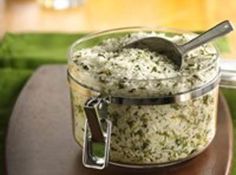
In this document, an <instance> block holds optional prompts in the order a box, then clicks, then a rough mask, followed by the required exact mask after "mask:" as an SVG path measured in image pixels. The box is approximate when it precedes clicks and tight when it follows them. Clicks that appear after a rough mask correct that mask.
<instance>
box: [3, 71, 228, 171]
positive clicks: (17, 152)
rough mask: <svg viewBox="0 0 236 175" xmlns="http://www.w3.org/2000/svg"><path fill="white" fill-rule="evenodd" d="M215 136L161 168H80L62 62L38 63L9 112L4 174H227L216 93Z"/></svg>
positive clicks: (224, 114) (224, 115) (223, 107)
mask: <svg viewBox="0 0 236 175" xmlns="http://www.w3.org/2000/svg"><path fill="white" fill-rule="evenodd" d="M218 106H219V107H218V109H219V110H218V121H217V132H216V136H215V138H214V140H213V142H212V143H211V145H210V146H209V147H208V148H207V149H206V150H205V151H204V152H203V153H202V154H200V155H199V156H197V157H196V158H194V159H191V160H189V161H187V162H184V163H182V164H179V165H175V166H170V167H167V168H158V169H149V171H148V172H147V171H144V170H142V171H141V170H134V169H125V168H117V167H113V166H109V167H108V168H107V169H105V170H104V171H98V170H91V169H87V168H84V167H83V165H82V162H81V149H80V148H79V146H78V145H77V144H76V142H75V140H74V139H73V133H72V118H71V106H70V98H69V89H68V84H67V80H66V68H65V67H63V66H43V67H41V68H40V69H38V71H36V72H35V73H34V75H33V77H32V78H31V79H30V80H29V81H28V83H27V84H26V86H25V88H24V89H23V91H22V92H21V94H20V96H19V98H18V100H17V103H16V105H15V108H14V111H13V114H12V116H11V118H10V122H9V128H8V135H7V141H6V165H7V166H6V169H7V172H8V175H111V174H112V175H126V174H129V175H137V174H139V175H142V174H149V175H229V172H230V166H231V160H232V140H233V138H232V137H233V135H232V121H231V116H230V113H229V110H228V107H227V104H226V102H225V100H224V98H223V97H222V96H220V98H219V105H218Z"/></svg>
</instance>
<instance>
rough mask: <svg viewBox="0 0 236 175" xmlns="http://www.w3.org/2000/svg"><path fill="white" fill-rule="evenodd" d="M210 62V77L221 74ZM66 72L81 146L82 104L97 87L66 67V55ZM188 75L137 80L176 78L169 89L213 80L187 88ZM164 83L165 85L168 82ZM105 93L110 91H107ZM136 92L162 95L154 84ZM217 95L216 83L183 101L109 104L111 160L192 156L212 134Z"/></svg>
mask: <svg viewBox="0 0 236 175" xmlns="http://www.w3.org/2000/svg"><path fill="white" fill-rule="evenodd" d="M137 30H142V31H143V30H144V29H142V28H129V29H122V30H114V31H108V32H104V33H101V34H95V35H91V36H89V37H87V38H85V39H82V40H80V41H79V42H77V43H75V44H74V45H73V46H72V50H71V52H72V53H73V51H76V50H78V49H83V48H86V47H91V46H92V45H96V44H97V43H96V42H98V41H99V40H103V39H106V38H109V37H111V35H112V36H120V35H122V34H123V33H129V32H135V31H137ZM148 30H151V29H148ZM152 30H153V29H152ZM145 31H146V30H145ZM158 31H165V32H166V31H167V30H166V29H158ZM168 32H174V33H176V32H177V31H171V30H168ZM211 66H213V68H211V69H208V68H206V69H204V70H201V71H202V74H203V75H204V74H205V73H206V72H210V71H212V75H213V77H211V78H212V79H213V78H214V77H217V76H219V75H218V71H219V70H218V68H219V67H218V63H217V62H213V63H212V64H211V65H209V67H211ZM68 75H69V76H68V79H69V84H70V91H71V101H72V109H73V121H74V122H73V124H74V126H73V128H74V131H73V132H74V137H75V140H76V141H77V143H78V144H79V145H81V146H82V145H83V142H84V130H85V128H84V127H85V119H86V116H85V115H84V110H83V109H84V104H85V103H86V101H87V100H88V99H90V98H91V97H96V96H98V95H99V94H100V93H99V92H98V91H99V89H97V88H96V86H94V85H93V84H92V83H91V86H89V85H86V86H85V85H84V84H86V83H85V82H84V81H85V80H86V79H83V77H84V76H81V75H79V71H78V72H76V70H75V69H73V68H71V67H70V60H69V67H68ZM191 78H192V77H191V76H187V77H177V78H174V79H171V80H170V79H167V80H157V81H155V82H153V81H151V82H149V81H142V82H139V83H140V84H142V86H143V85H144V86H148V87H149V89H150V87H151V89H152V86H153V84H156V83H158V81H159V82H160V81H162V82H164V81H165V82H167V83H168V82H169V81H173V82H178V84H179V85H178V86H177V87H178V88H176V89H177V90H176V89H175V90H173V92H172V93H173V94H174V93H176V91H177V92H178V93H185V92H187V91H191V89H190V88H192V89H195V88H199V87H200V86H204V85H205V84H207V83H208V82H209V81H211V80H210V79H209V80H207V79H206V80H204V81H202V82H199V83H198V84H197V85H195V84H191V83H190V84H191V85H190V86H189V87H190V88H189V87H188V86H186V84H187V82H188V81H190V80H191ZM88 79H89V77H88ZM89 82H92V81H89ZM163 84H164V85H165V86H168V84H165V83H163ZM182 85H184V86H182ZM103 88H104V87H103ZM153 89H154V88H153ZM170 89H171V88H170ZM172 89H173V88H172ZM143 91H145V89H144V90H143ZM146 91H147V89H146ZM163 92H164V91H163ZM158 93H159V94H158ZM165 93H168V92H165ZM104 94H105V95H108V94H107V93H104ZM139 94H141V95H140V97H141V98H142V97H143V96H146V97H148V96H158V95H160V96H161V95H163V94H161V93H160V92H156V91H155V90H153V91H152V90H151V91H149V90H148V93H145V92H144V93H137V94H132V95H131V96H132V97H139ZM112 95H115V96H121V97H124V96H127V97H130V95H129V94H127V93H126V92H119V91H117V92H115V94H112ZM217 100H218V85H216V86H215V87H214V88H212V89H211V90H209V91H208V92H206V93H204V94H202V95H201V96H199V97H197V98H193V99H190V100H187V101H184V102H178V103H171V104H161V105H135V104H133V105H124V104H109V105H108V118H109V120H110V121H111V122H112V133H111V138H110V139H111V143H110V157H109V161H110V162H111V163H113V164H116V165H121V166H122V165H123V166H126V167H132V165H133V166H140V167H146V166H166V165H170V164H175V163H179V162H182V161H184V160H187V159H190V158H192V157H194V156H196V155H197V154H199V153H201V152H202V151H203V150H204V149H205V148H206V147H207V146H208V145H209V144H210V143H211V141H212V140H213V138H214V135H215V132H216V120H217Z"/></svg>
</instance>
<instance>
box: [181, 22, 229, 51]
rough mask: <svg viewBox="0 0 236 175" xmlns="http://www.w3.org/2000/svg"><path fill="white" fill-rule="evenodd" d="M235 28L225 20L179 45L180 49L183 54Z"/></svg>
mask: <svg viewBox="0 0 236 175" xmlns="http://www.w3.org/2000/svg"><path fill="white" fill-rule="evenodd" d="M232 30H233V26H232V24H231V23H230V22H229V21H228V20H225V21H223V22H221V23H219V24H217V25H216V26H214V27H212V28H211V29H209V30H207V31H206V32H204V33H202V34H200V35H199V36H198V37H196V38H194V39H192V40H191V41H189V42H187V43H185V44H183V45H180V46H178V47H179V50H180V52H181V53H182V54H185V53H187V52H188V51H190V50H192V49H195V48H196V47H198V46H200V45H202V44H205V43H207V42H209V41H211V40H213V39H215V38H217V37H220V36H222V35H225V34H227V33H229V32H231V31H232Z"/></svg>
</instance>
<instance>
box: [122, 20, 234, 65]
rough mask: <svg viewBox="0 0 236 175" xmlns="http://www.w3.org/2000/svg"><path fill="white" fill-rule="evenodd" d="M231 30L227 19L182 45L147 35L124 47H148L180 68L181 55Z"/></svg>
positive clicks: (181, 62) (231, 27)
mask: <svg viewBox="0 0 236 175" xmlns="http://www.w3.org/2000/svg"><path fill="white" fill-rule="evenodd" d="M232 30H233V26H232V25H231V23H230V22H229V21H228V20H225V21H223V22H221V23H219V24H217V25H216V26H214V27H212V28H210V29H209V30H207V31H206V32H204V33H202V34H200V35H199V36H197V37H196V38H194V39H192V40H190V41H189V42H187V43H185V44H183V45H177V44H175V43H173V42H171V41H169V40H167V39H164V38H160V37H147V38H142V39H139V40H136V41H134V42H132V43H129V44H127V45H126V46H124V48H140V49H149V50H150V51H152V52H157V53H158V54H163V55H165V56H167V58H168V59H170V60H171V61H172V62H173V63H174V64H175V65H176V66H177V67H178V69H181V67H182V64H183V56H184V55H185V54H186V53H188V52H189V51H191V50H193V49H195V48H197V47H199V46H201V45H203V44H205V43H207V42H209V41H211V40H213V39H215V38H217V37H220V36H223V35H225V34H227V33H229V32H231V31H232Z"/></svg>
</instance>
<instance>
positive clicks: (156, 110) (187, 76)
mask: <svg viewBox="0 0 236 175" xmlns="http://www.w3.org/2000/svg"><path fill="white" fill-rule="evenodd" d="M150 36H157V37H162V38H165V39H168V40H170V41H172V42H174V43H177V44H182V43H186V42H187V41H189V40H190V39H192V38H193V37H195V36H196V35H195V34H190V33H181V32H176V31H170V30H152V29H146V28H127V29H116V30H111V31H105V32H102V33H97V34H93V35H90V36H87V37H84V38H82V39H80V40H78V41H77V42H76V43H75V44H73V46H72V47H71V50H70V58H69V63H68V79H69V83H70V89H71V98H72V108H73V120H74V136H75V139H76V141H77V142H78V144H79V145H81V146H82V147H83V162H84V165H85V166H87V167H91V168H97V169H102V168H104V167H105V166H106V164H107V163H108V162H109V163H112V164H115V165H119V166H125V167H136V168H137V167H141V168H143V167H150V166H153V167H154V166H166V165H171V164H175V163H179V162H182V161H184V160H187V159H190V158H192V157H194V156H196V155H197V154H199V153H200V152H202V151H203V150H204V149H205V148H206V147H207V146H208V145H209V144H210V143H211V141H212V140H213V138H214V135H215V131H216V112H217V97H218V83H219V64H218V54H217V51H216V49H215V48H214V47H213V46H212V45H211V44H205V45H203V46H201V47H199V48H197V49H195V50H192V51H190V52H189V53H188V54H187V55H185V56H184V65H183V66H182V69H181V70H178V69H177V67H176V66H175V65H174V64H173V63H172V62H171V61H170V60H169V59H168V58H166V56H164V55H160V54H157V53H154V52H151V51H149V50H147V49H137V48H123V47H124V46H125V45H126V44H128V43H130V42H132V41H135V40H137V39H140V38H144V37H150Z"/></svg>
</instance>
